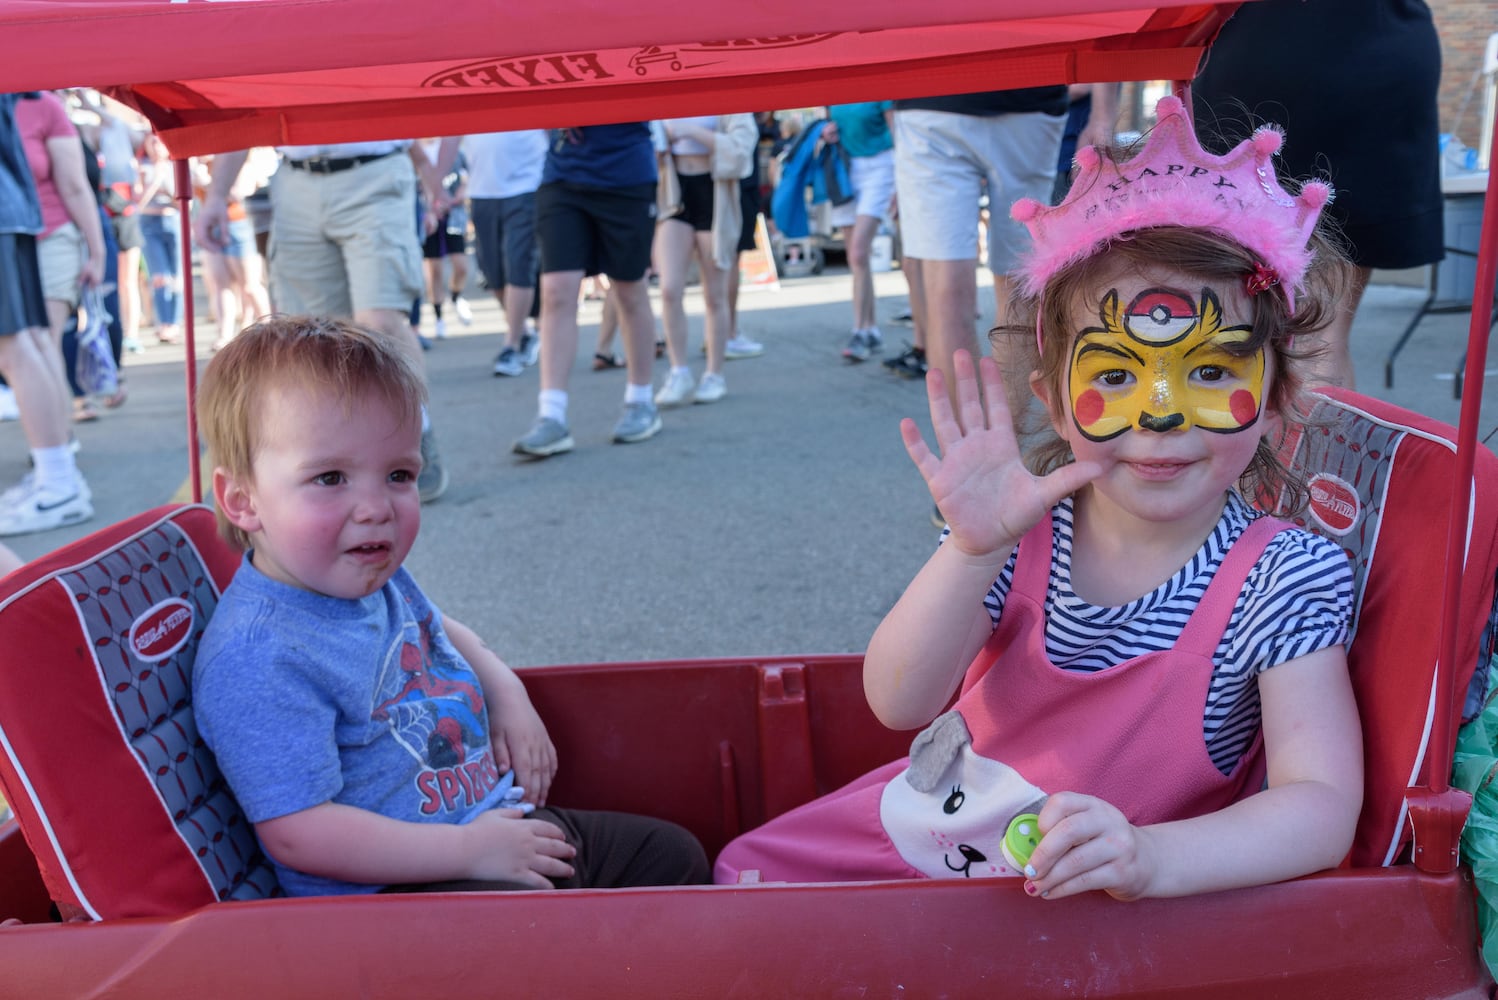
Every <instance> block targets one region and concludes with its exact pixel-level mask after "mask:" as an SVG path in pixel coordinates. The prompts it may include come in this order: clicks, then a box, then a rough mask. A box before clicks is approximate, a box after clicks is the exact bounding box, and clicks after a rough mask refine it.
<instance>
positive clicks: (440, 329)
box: [436, 319, 447, 340]
mask: <svg viewBox="0 0 1498 1000" xmlns="http://www.w3.org/2000/svg"><path fill="white" fill-rule="evenodd" d="M436 334H437V339H438V340H446V339H447V320H445V319H439V320H438V321H437V327H436Z"/></svg>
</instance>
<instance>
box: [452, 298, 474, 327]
mask: <svg viewBox="0 0 1498 1000" xmlns="http://www.w3.org/2000/svg"><path fill="white" fill-rule="evenodd" d="M453 312H455V313H457V314H458V322H460V323H462V324H463V325H464V326H472V325H473V308H472V307H471V306H470V305H469V304H468V300H467V299H465V298H463V297H462V296H461V295H460V296H458V297H457V298H455V299H453Z"/></svg>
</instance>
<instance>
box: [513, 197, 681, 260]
mask: <svg viewBox="0 0 1498 1000" xmlns="http://www.w3.org/2000/svg"><path fill="white" fill-rule="evenodd" d="M536 236H537V237H538V239H539V241H540V244H541V273H542V274H549V273H553V272H556V271H582V272H583V273H584V274H606V275H608V276H609V277H610V278H612V279H613V280H615V281H639V280H640V279H641V278H643V277H645V271H646V269H647V268H649V267H650V243H651V240H652V239H653V238H654V236H655V185H654V184H634V185H630V186H629V187H620V188H593V187H583V186H581V185H578V184H569V183H567V182H566V181H553V182H552V183H550V184H543V185H541V189H540V190H539V191H537V192H536Z"/></svg>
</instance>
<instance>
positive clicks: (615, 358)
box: [593, 352, 624, 372]
mask: <svg viewBox="0 0 1498 1000" xmlns="http://www.w3.org/2000/svg"><path fill="white" fill-rule="evenodd" d="M623 367H624V360H623V359H622V358H620V357H619V355H617V354H604V353H602V352H599V353H597V354H595V355H593V370H594V371H595V372H601V371H606V370H607V369H610V368H623Z"/></svg>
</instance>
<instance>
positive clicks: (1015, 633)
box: [880, 517, 1289, 878]
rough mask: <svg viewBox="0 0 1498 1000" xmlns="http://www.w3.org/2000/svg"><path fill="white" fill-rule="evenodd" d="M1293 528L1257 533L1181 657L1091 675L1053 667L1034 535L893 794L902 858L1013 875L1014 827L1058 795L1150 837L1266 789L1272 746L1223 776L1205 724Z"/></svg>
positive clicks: (1262, 525) (1040, 554)
mask: <svg viewBox="0 0 1498 1000" xmlns="http://www.w3.org/2000/svg"><path fill="white" fill-rule="evenodd" d="M1287 527H1289V525H1287V524H1285V523H1284V522H1282V521H1276V520H1273V519H1270V518H1260V519H1259V520H1256V521H1255V522H1254V523H1253V524H1251V525H1250V526H1249V527H1248V529H1247V530H1246V531H1245V532H1244V533H1243V535H1242V536H1241V537H1240V538H1239V539H1238V540H1237V542H1235V543H1234V544H1233V546H1232V548H1231V549H1229V550H1228V554H1227V555H1226V557H1224V559H1223V561H1222V565H1221V566H1219V567H1218V569H1217V572H1216V574H1215V575H1214V576H1213V578H1212V581H1211V583H1210V584H1209V585H1208V587H1207V591H1206V593H1205V594H1204V595H1203V596H1202V600H1201V603H1200V604H1199V605H1198V606H1197V608H1196V610H1195V611H1194V612H1193V613H1192V615H1191V618H1190V619H1189V620H1188V621H1187V624H1186V627H1185V628H1184V629H1183V630H1182V632H1181V635H1180V637H1179V639H1177V641H1176V643H1175V645H1174V646H1173V647H1172V648H1171V649H1169V650H1167V651H1165V652H1159V653H1147V654H1144V655H1142V656H1137V657H1135V658H1133V659H1131V660H1127V661H1125V662H1123V663H1120V664H1118V665H1117V666H1114V667H1110V668H1108V669H1107V670H1102V671H1098V672H1096V673H1082V672H1079V671H1070V670H1063V669H1061V668H1060V667H1057V666H1055V665H1054V664H1052V663H1051V661H1050V659H1049V657H1047V655H1046V651H1045V614H1044V602H1045V595H1046V588H1047V585H1048V583H1049V576H1050V566H1051V539H1052V534H1051V519H1050V518H1049V517H1046V518H1045V519H1043V520H1042V521H1041V523H1039V524H1037V525H1036V526H1035V528H1034V529H1032V530H1031V531H1030V532H1029V533H1028V534H1027V535H1026V536H1025V538H1024V539H1023V540H1022V541H1021V543H1020V546H1019V556H1018V558H1017V562H1016V566H1015V573H1014V583H1013V585H1012V587H1011V588H1010V591H1009V595H1008V596H1007V597H1006V598H1005V601H1004V613H1003V616H1002V617H1001V618H1000V620H999V625H998V627H997V628H996V629H995V630H994V633H993V635H992V637H991V638H990V639H989V641H988V643H987V644H986V645H985V646H984V648H983V650H982V652H980V653H979V654H978V657H977V658H976V659H975V660H974V661H973V664H972V666H971V667H969V668H968V671H967V675H966V677H965V678H964V680H963V686H962V692H961V695H960V696H959V698H958V700H957V703H956V705H955V706H954V708H953V710H952V711H951V712H948V713H947V714H946V715H943V716H942V717H941V718H938V719H937V720H936V722H934V723H932V725H931V726H930V727H929V728H928V729H927V730H926V731H925V732H924V733H922V734H921V736H919V737H917V739H916V741H915V744H914V745H913V746H912V748H911V764H910V767H909V769H907V770H906V771H905V772H903V773H901V774H900V775H898V776H896V777H895V778H894V779H893V780H891V781H890V782H889V783H888V784H887V785H886V786H885V789H884V793H883V796H882V799H881V803H880V818H881V821H882V822H883V824H884V828H885V831H886V833H887V834H888V835H889V837H890V840H891V841H892V842H893V844H894V846H895V848H896V850H897V851H899V853H900V855H901V857H902V858H904V859H905V861H906V862H907V863H909V864H910V866H911V867H913V868H915V869H916V870H917V871H920V872H923V873H925V874H926V875H929V876H932V877H934V878H943V877H945V878H951V877H952V876H953V875H966V876H969V877H980V876H998V875H1014V874H1017V873H1016V872H1015V871H1014V870H1013V868H1012V866H1011V865H1009V864H1007V863H1006V861H1005V859H1004V856H1003V853H1002V851H1001V850H1000V844H1001V842H1002V841H1003V838H1004V834H1005V831H1006V830H1007V828H1008V826H1009V822H1010V820H1011V819H1013V818H1014V817H1015V816H1016V815H1018V814H1021V813H1026V812H1038V811H1039V807H1040V805H1041V804H1042V803H1043V802H1044V799H1045V796H1046V795H1047V794H1049V793H1051V792H1059V791H1073V792H1082V793H1085V794H1088V795H1094V796H1097V797H1098V798H1101V799H1104V800H1105V801H1107V802H1109V803H1111V804H1112V805H1114V806H1116V807H1117V808H1118V809H1119V810H1120V811H1121V812H1122V813H1123V814H1124V815H1125V816H1126V817H1128V819H1129V822H1131V823H1133V824H1135V825H1136V826H1142V825H1146V824H1150V823H1159V822H1164V821H1167V820H1176V819H1186V818H1189V817H1192V816H1200V815H1203V814H1205V813H1209V812H1215V811H1216V810H1218V809H1221V808H1222V807H1224V806H1226V805H1228V804H1230V803H1232V802H1235V801H1237V800H1238V799H1241V798H1243V797H1245V796H1247V795H1250V794H1252V793H1254V792H1257V791H1258V790H1259V789H1260V788H1262V787H1263V784H1264V774H1265V770H1264V752H1263V737H1262V735H1259V736H1256V737H1255V738H1254V742H1253V743H1252V744H1251V745H1250V747H1249V749H1248V750H1247V751H1246V752H1245V753H1244V756H1243V758H1242V760H1240V761H1239V762H1238V764H1237V766H1236V767H1235V768H1234V769H1233V772H1232V773H1231V774H1227V775H1224V774H1223V773H1222V772H1221V771H1219V770H1218V769H1217V767H1216V766H1215V765H1214V764H1213V763H1212V760H1211V758H1210V757H1209V756H1208V754H1207V746H1206V741H1205V740H1204V738H1203V736H1202V711H1203V708H1204V707H1205V705H1206V701H1207V688H1208V686H1209V685H1210V684H1211V680H1212V671H1213V665H1212V654H1213V652H1214V651H1215V650H1216V648H1217V646H1218V644H1219V643H1220V642H1221V640H1222V636H1223V632H1224V631H1225V630H1226V628H1227V624H1228V621H1229V619H1230V618H1231V616H1232V613H1233V607H1234V605H1235V603H1236V602H1237V599H1238V595H1239V594H1240V593H1241V592H1242V590H1243V587H1244V585H1245V582H1246V581H1247V579H1248V574H1249V572H1250V571H1251V570H1252V569H1253V566H1254V564H1255V563H1256V562H1257V561H1258V559H1259V556H1260V555H1261V554H1262V553H1263V551H1264V547H1265V545H1266V544H1268V542H1269V540H1270V539H1271V538H1273V537H1274V536H1275V535H1276V534H1278V533H1279V532H1280V531H1283V530H1284V529H1285V528H1287Z"/></svg>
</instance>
